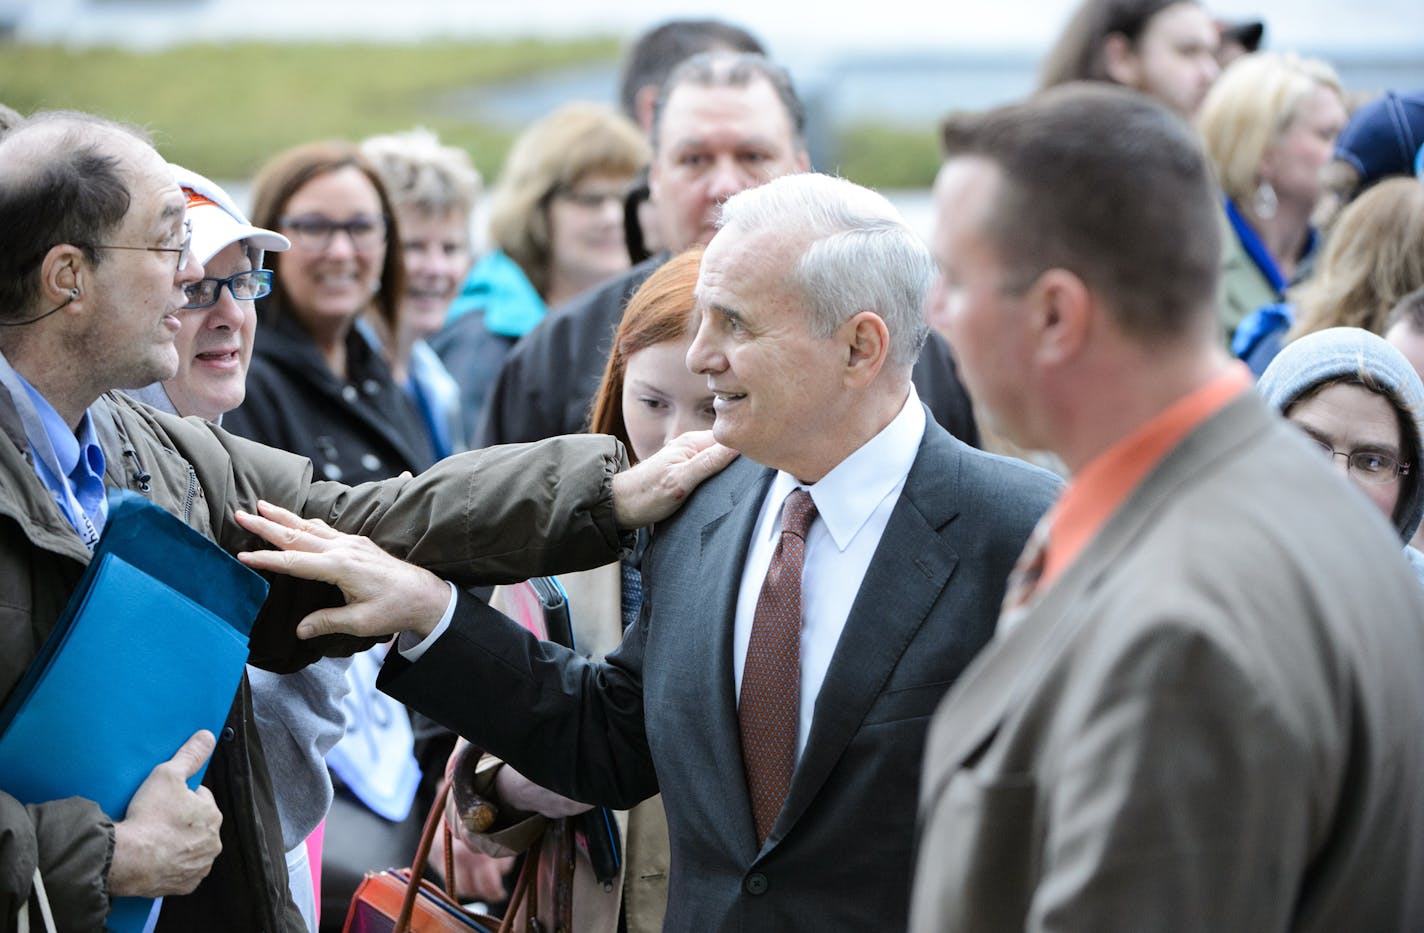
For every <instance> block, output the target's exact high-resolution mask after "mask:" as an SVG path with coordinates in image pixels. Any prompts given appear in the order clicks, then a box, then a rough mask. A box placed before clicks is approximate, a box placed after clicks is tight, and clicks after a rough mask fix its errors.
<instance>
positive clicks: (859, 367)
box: [834, 311, 890, 387]
mask: <svg viewBox="0 0 1424 933" xmlns="http://www.w3.org/2000/svg"><path fill="white" fill-rule="evenodd" d="M834 339H837V340H840V341H841V342H842V346H843V347H844V349H845V372H846V379H847V380H848V381H849V382H850V383H851V384H852V385H854V386H857V387H862V386H866V385H869V384H870V383H871V382H873V381H874V380H875V377H876V376H878V375H879V374H880V370H881V369H883V368H884V367H885V364H886V363H887V362H889V360H890V328H889V327H887V326H886V325H885V319H884V318H882V317H881V316H880V315H878V314H876V313H875V312H874V311H859V312H856V313H855V314H854V315H852V316H851V318H850V319H849V320H847V321H846V322H845V323H844V324H842V325H841V326H840V327H839V328H837V330H836V335H835V338H834Z"/></svg>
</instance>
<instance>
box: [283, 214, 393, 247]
mask: <svg viewBox="0 0 1424 933" xmlns="http://www.w3.org/2000/svg"><path fill="white" fill-rule="evenodd" d="M277 225H278V226H280V227H281V228H282V230H283V232H285V233H286V234H287V235H288V236H290V237H291V239H292V242H293V243H295V244H296V245H297V246H300V247H301V248H302V249H310V250H320V249H326V247H327V246H328V245H329V244H330V243H331V238H332V237H333V236H335V235H336V231H338V230H340V231H342V232H343V233H345V234H346V235H347V236H348V237H350V238H351V245H352V246H354V247H356V249H358V250H372V249H376V248H378V247H380V246H384V245H385V243H386V226H387V224H386V219H385V218H384V217H353V218H352V219H350V220H348V221H345V222H338V221H335V220H331V219H329V218H326V217H322V216H320V215H319V214H316V215H311V216H306V217H283V218H282V219H281V220H279V221H278V222H277Z"/></svg>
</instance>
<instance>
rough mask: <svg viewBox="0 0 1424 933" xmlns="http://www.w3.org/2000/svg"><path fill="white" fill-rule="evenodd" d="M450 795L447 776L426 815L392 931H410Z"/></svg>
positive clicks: (401, 932) (404, 932)
mask: <svg viewBox="0 0 1424 933" xmlns="http://www.w3.org/2000/svg"><path fill="white" fill-rule="evenodd" d="M449 796H450V779H449V778H446V779H445V780H444V781H441V782H440V791H439V792H438V793H437V794H436V795H435V802H434V803H433V804H431V805H430V813H429V815H428V816H426V817H425V828H424V829H422V830H421V831H420V845H418V846H416V849H415V861H413V862H411V863H410V883H409V884H407V885H406V888H405V897H404V898H403V899H402V900H401V909H400V913H399V914H397V915H396V925H395V929H394V930H393V931H392V933H410V918H411V917H412V916H413V915H414V914H415V899H416V897H418V896H419V894H420V881H421V876H423V875H424V874H425V862H426V860H427V859H428V858H430V849H431V847H432V846H433V845H435V832H436V830H438V829H439V828H440V826H441V825H442V824H443V823H444V822H445V820H444V818H443V817H444V814H445V800H446V798H447V797H449ZM446 852H447V853H448V852H449V849H446ZM446 857H447V858H448V857H449V856H448V855H447V856H446ZM437 890H438V889H437Z"/></svg>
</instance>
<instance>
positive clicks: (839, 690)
mask: <svg viewBox="0 0 1424 933" xmlns="http://www.w3.org/2000/svg"><path fill="white" fill-rule="evenodd" d="M961 456H962V454H961V453H960V452H959V450H958V449H957V448H956V446H955V442H954V441H953V440H951V439H950V437H949V435H948V434H946V433H945V432H944V431H943V430H941V429H940V428H939V427H938V426H937V425H935V423H934V421H933V420H931V421H929V422H928V423H927V425H926V429H925V439H924V440H923V441H922V442H921V444H920V450H919V453H918V455H917V456H916V457H915V462H914V464H913V466H912V467H911V468H910V472H909V475H908V476H907V477H906V480H905V487H904V489H903V490H902V491H901V493H900V499H899V501H898V502H897V503H896V504H895V508H894V511H892V512H891V514H890V521H889V523H888V524H887V525H886V526H885V533H884V534H883V535H882V536H881V539H880V544H879V546H878V547H877V548H876V549H875V556H874V557H873V558H872V559H871V561H870V566H869V567H868V568H867V569H866V574H865V579H864V580H863V581H862V582H861V585H860V590H859V592H858V593H857V595H856V599H855V604H854V605H853V606H852V607H851V611H850V615H849V616H848V617H847V619H846V625H845V630H844V631H843V632H842V633H841V638H840V641H839V642H838V643H837V644H836V650H835V654H834V655H833V656H832V658H831V664H830V667H829V668H828V669H827V671H826V679H825V681H824V682H823V684H822V687H821V692H820V695H819V696H818V697H817V699H816V712H815V716H814V717H813V718H812V721H811V734H810V736H809V737H808V738H807V741H806V749H805V751H804V752H802V754H801V760H800V762H798V764H797V766H796V773H795V776H794V777H793V778H792V781H791V791H790V794H789V796H788V797H787V800H786V805H785V807H784V808H783V809H782V812H781V815H780V817H778V819H777V822H776V824H775V826H773V828H772V831H771V835H770V836H769V837H768V842H769V843H774V842H776V841H777V840H779V839H780V838H782V837H783V836H785V835H786V833H787V832H788V831H789V830H790V828H791V826H793V825H794V824H795V822H796V820H797V819H799V818H800V817H801V815H802V814H803V813H804V812H805V811H806V808H807V807H808V806H810V804H811V801H813V800H814V799H815V798H816V794H817V793H819V791H820V789H821V786H822V785H823V784H824V783H825V782H826V778H827V777H828V776H829V775H830V773H831V771H832V769H833V768H834V767H835V765H836V762H837V761H838V760H839V759H840V757H841V754H842V753H843V752H844V751H845V748H846V746H847V744H849V742H850V740H851V737H852V736H853V735H855V733H856V730H857V729H859V728H860V724H861V722H862V721H863V720H864V719H865V715H866V713H867V712H869V710H870V707H871V705H872V704H874V702H875V700H876V698H877V697H879V696H880V692H881V690H882V688H883V687H884V685H885V682H886V681H887V680H888V679H889V677H890V673H891V671H893V670H894V669H895V666H896V665H897V664H898V663H899V662H900V657H901V655H903V654H904V652H905V649H906V647H908V646H909V644H910V643H911V642H912V641H913V640H914V638H915V635H916V633H917V632H918V631H919V629H920V626H921V625H923V624H924V621H925V619H926V618H927V617H928V615H929V613H930V610H931V608H932V607H933V606H934V604H935V602H936V600H938V599H939V596H940V593H941V592H942V591H943V589H944V587H945V584H947V583H948V582H949V578H950V575H951V574H952V573H953V572H954V567H955V564H956V563H957V562H958V555H957V553H956V552H955V549H954V548H953V547H952V546H951V545H950V544H949V542H948V540H946V535H945V534H944V530H945V525H946V524H947V523H948V522H949V520H950V519H952V518H953V517H954V516H955V515H956V514H958V511H959V509H958V506H957V504H956V496H955V490H956V488H957V486H958V479H957V475H958V468H959V458H960V457H961ZM887 605H891V606H893V607H894V611H892V612H887V611H886V609H885V607H886V606H887Z"/></svg>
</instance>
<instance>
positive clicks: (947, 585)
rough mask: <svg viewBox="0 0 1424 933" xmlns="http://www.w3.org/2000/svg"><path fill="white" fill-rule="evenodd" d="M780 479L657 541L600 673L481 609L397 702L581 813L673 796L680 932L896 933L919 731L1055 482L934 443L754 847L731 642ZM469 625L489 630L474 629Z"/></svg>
mask: <svg viewBox="0 0 1424 933" xmlns="http://www.w3.org/2000/svg"><path fill="white" fill-rule="evenodd" d="M772 475H773V473H772V471H771V470H769V469H767V468H765V467H762V466H759V465H757V464H755V463H752V462H750V461H747V460H745V459H743V460H739V461H737V462H736V463H734V464H733V465H732V466H730V467H728V468H727V470H725V471H724V472H723V473H722V474H720V475H719V476H717V477H715V478H713V479H711V480H709V481H708V482H706V483H704V484H703V486H702V487H701V488H700V489H699V490H698V491H697V492H696V493H695V494H694V495H693V496H692V497H691V498H690V499H689V501H688V502H687V504H686V505H685V506H684V507H683V509H682V510H681V511H680V512H679V513H678V514H677V515H676V516H674V517H673V518H672V519H671V520H670V521H668V522H667V523H665V524H663V525H660V526H659V527H658V528H657V530H656V532H655V534H654V544H653V546H652V548H651V549H650V551H649V553H648V555H647V557H646V558H645V561H644V580H645V584H644V586H645V604H644V612H643V617H642V619H641V621H640V622H639V623H638V624H637V625H636V626H634V627H633V628H632V629H630V630H629V633H628V635H627V637H626V638H625V639H624V642H623V644H622V646H621V647H620V648H619V649H618V650H617V651H615V652H613V653H612V654H611V655H609V656H608V658H607V659H606V661H605V662H604V663H603V664H591V663H588V662H583V661H579V660H577V659H575V658H573V657H572V656H570V655H569V654H568V653H566V652H561V651H557V650H555V649H554V648H553V647H552V646H546V645H539V644H537V643H535V642H534V641H533V640H532V639H530V638H528V637H526V636H525V635H524V634H523V633H522V631H519V630H515V629H513V628H512V627H511V626H509V625H500V624H497V620H496V619H495V618H493V617H492V613H490V612H489V611H487V610H482V609H481V607H478V606H476V605H474V604H473V603H469V604H465V605H463V606H462V608H461V610H460V613H459V615H458V616H457V618H456V620H455V623H454V624H453V625H452V627H451V629H450V631H449V632H447V633H446V635H445V636H443V637H442V638H441V639H440V640H439V641H437V642H436V644H435V645H433V646H432V647H431V649H430V650H429V651H428V652H427V653H426V654H425V656H424V657H422V658H421V660H420V661H419V662H417V663H416V664H414V665H409V664H407V663H405V662H404V661H403V660H401V659H399V658H395V659H392V660H390V661H388V662H387V664H386V669H385V671H384V672H383V676H382V687H383V688H384V689H388V690H389V691H390V692H391V694H392V695H394V696H396V697H398V698H400V699H401V700H402V701H403V702H406V703H408V704H410V705H412V706H414V707H416V708H418V709H421V710H422V711H424V712H427V713H428V714H430V715H432V716H434V717H435V718H437V719H440V720H441V721H442V722H445V723H446V724H447V725H449V726H450V727H451V728H453V729H455V730H457V731H459V732H461V733H462V734H464V735H467V736H469V738H470V739H471V740H472V741H474V742H475V743H477V744H480V745H483V746H484V747H485V748H487V749H489V750H491V751H493V752H495V753H496V754H498V755H500V756H501V757H503V758H504V759H505V760H507V761H510V762H512V763H513V764H514V765H515V766H516V767H518V768H519V769H520V770H521V771H523V772H524V773H526V774H527V775H529V776H530V777H531V778H533V779H534V780H536V781H538V782H540V783H541V784H545V785H546V786H549V787H552V788H554V789H556V790H559V791H561V792H563V793H566V794H568V795H570V796H573V797H575V798H579V799H583V800H589V801H597V802H599V803H604V804H609V805H612V806H618V807H626V806H628V805H629V804H631V803H633V802H634V801H637V800H641V799H642V798H644V797H646V796H649V795H651V794H652V793H655V792H657V791H658V790H659V789H661V791H662V794H663V804H664V807H665V809H666V811H667V817H668V830H669V834H670V840H671V850H672V856H671V879H670V889H669V892H668V913H667V927H666V928H667V929H670V930H697V931H704V930H768V931H772V930H774V931H783V930H798V929H799V930H850V929H896V928H899V927H903V925H904V923H905V920H906V916H907V906H908V894H909V873H910V866H911V854H912V852H911V849H912V838H913V832H914V810H915V788H916V782H917V776H918V772H919V766H920V757H921V750H922V748H923V743H924V736H925V727H926V725H927V723H928V721H929V716H930V714H931V713H932V712H933V710H934V708H935V705H936V703H937V702H938V700H939V698H940V697H941V696H942V695H943V693H944V692H945V690H946V689H947V688H948V687H949V685H950V684H951V683H952V682H953V681H954V679H955V677H957V676H958V674H959V672H960V671H961V670H962V669H963V668H964V666H965V665H966V664H967V663H968V662H969V660H970V658H972V657H973V656H974V654H975V652H977V651H978V650H979V648H980V646H981V645H982V644H984V642H985V641H986V640H987V639H988V638H989V636H990V635H991V634H992V632H993V627H994V621H995V618H996V616H997V611H998V605H999V602H1000V600H1001V597H1002V593H1003V587H1004V581H1005V579H1006V577H1007V575H1008V571H1009V569H1010V567H1011V566H1012V564H1013V561H1014V560H1015V558H1016V557H1017V556H1018V553H1019V551H1020V550H1021V549H1022V546H1023V543H1024V541H1025V539H1026V538H1027V537H1028V534H1029V532H1030V530H1031V529H1032V527H1033V525H1034V523H1035V522H1036V521H1037V519H1038V517H1039V516H1040V515H1041V513H1042V512H1043V511H1044V510H1045V509H1046V508H1047V506H1048V505H1049V503H1050V502H1051V500H1052V499H1053V497H1054V496H1055V495H1056V493H1057V488H1058V482H1057V480H1056V478H1055V477H1052V476H1051V475H1050V474H1048V473H1045V472H1043V471H1041V470H1038V469H1036V468H1034V467H1030V466H1028V465H1026V464H1023V463H1020V462H1017V461H1010V460H1005V459H1002V458H998V457H993V456H991V455H988V454H984V453H981V452H979V451H976V450H973V449H971V448H969V447H967V446H965V445H964V444H961V443H960V442H959V441H957V440H954V439H953V438H952V437H950V436H949V435H948V434H947V433H945V432H944V431H943V430H942V429H941V428H939V427H938V426H936V425H935V424H934V423H933V421H930V422H929V424H927V426H926V434H925V440H924V442H923V443H922V445H921V448H920V452H919V454H918V456H917V458H916V461H915V464H914V466H913V468H912V469H911V472H910V474H909V477H908V479H907V481H906V484H905V488H904V491H903V493H902V495H901V497H900V501H899V502H898V503H897V505H896V507H895V509H894V511H893V513H892V515H891V518H890V522H889V525H888V526H887V528H886V530H885V534H884V536H883V538H882V540H881V544H880V547H879V549H878V550H877V552H876V555H875V557H874V559H873V560H872V562H871V565H870V567H869V569H868V571H867V574H866V577H865V580H864V581H863V583H862V585H861V589H860V593H859V595H858V597H857V599H856V602H855V605H854V606H853V607H852V608H851V612H850V617H849V619H848V620H847V623H846V627H845V630H844V633H843V634H842V636H841V640H840V643H839V644H838V646H837V648H836V652H835V655H834V657H833V659H832V662H831V666H830V669H829V671H828V672H827V675H826V679H825V682H824V685H823V687H822V689H821V693H820V695H819V697H818V699H817V702H816V710H815V715H814V719H813V723H812V727H811V733H810V736H809V739H808V741H807V745H806V749H805V751H804V753H803V755H802V757H801V760H800V762H799V764H798V766H797V769H796V773H795V776H794V778H793V781H792V786H791V790H790V796H789V797H788V799H787V803H786V807H785V809H784V810H783V812H782V814H781V816H780V818H779V819H778V821H777V823H776V824H775V826H774V827H773V829H772V833H771V835H770V837H769V838H768V839H767V841H766V843H765V844H764V845H763V846H761V847H760V848H758V846H757V844H756V837H755V832H754V829H753V824H752V817H751V806H750V803H749V802H748V797H747V790H746V782H745V777H744V775H743V768H742V756H741V748H740V742H739V738H738V731H737V717H736V697H735V695H734V692H733V675H732V625H733V615H734V612H735V602H736V593H737V586H738V581H739V580H740V578H741V570H742V565H743V563H744V559H745V556H746V552H747V548H748V542H749V539H750V536H751V532H752V527H753V525H754V523H755V521H756V516H757V513H758V510H759V509H760V505H761V501H762V497H763V494H764V493H765V490H766V488H767V485H768V483H769V482H770V480H771V477H772ZM475 615H481V616H483V617H482V618H480V619H479V620H478V622H479V624H478V625H477V626H476V625H470V624H466V623H467V621H475V620H471V619H469V618H468V617H470V616H475ZM451 684H459V686H458V687H457V688H452V687H451V686H450V685H451Z"/></svg>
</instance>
